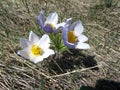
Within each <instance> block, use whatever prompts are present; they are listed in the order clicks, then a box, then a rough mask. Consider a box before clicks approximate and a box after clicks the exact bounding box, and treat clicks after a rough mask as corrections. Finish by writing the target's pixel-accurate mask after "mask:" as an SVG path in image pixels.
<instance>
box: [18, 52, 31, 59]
mask: <svg viewBox="0 0 120 90" xmlns="http://www.w3.org/2000/svg"><path fill="white" fill-rule="evenodd" d="M17 54H18V55H20V56H22V57H24V58H25V59H29V55H28V53H27V52H26V51H25V50H19V51H18V52H17Z"/></svg>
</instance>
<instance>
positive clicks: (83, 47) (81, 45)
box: [75, 42, 90, 49]
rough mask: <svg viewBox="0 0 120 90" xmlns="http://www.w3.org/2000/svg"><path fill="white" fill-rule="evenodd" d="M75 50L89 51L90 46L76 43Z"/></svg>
mask: <svg viewBox="0 0 120 90" xmlns="http://www.w3.org/2000/svg"><path fill="white" fill-rule="evenodd" d="M75 48H76V49H89V48H90V46H89V45H88V44H87V43H81V42H78V44H77V45H76V47H75Z"/></svg>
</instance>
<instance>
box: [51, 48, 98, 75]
mask: <svg viewBox="0 0 120 90" xmlns="http://www.w3.org/2000/svg"><path fill="white" fill-rule="evenodd" d="M70 51H71V53H69V52H65V53H64V54H63V55H62V56H60V57H59V58H58V57H57V58H56V59H54V61H53V60H51V62H50V63H49V71H50V73H52V74H55V73H57V74H61V73H65V72H67V71H71V70H74V69H78V68H79V69H80V68H81V67H84V68H89V67H93V66H95V65H97V61H96V60H95V56H89V55H88V56H87V55H84V54H83V53H81V52H80V51H79V50H70ZM92 70H98V68H93V69H92Z"/></svg>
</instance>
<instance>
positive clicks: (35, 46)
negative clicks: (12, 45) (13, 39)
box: [17, 31, 54, 63]
mask: <svg viewBox="0 0 120 90" xmlns="http://www.w3.org/2000/svg"><path fill="white" fill-rule="evenodd" d="M20 46H21V48H22V49H23V50H19V51H18V52H17V54H18V55H20V56H22V57H24V58H26V59H29V60H31V61H33V62H34V63H38V62H40V61H42V60H43V59H44V58H47V57H49V56H50V55H52V54H54V51H53V50H51V49H49V47H50V38H49V36H48V35H46V34H44V35H43V36H42V37H41V38H39V37H38V36H37V35H36V34H35V33H33V32H32V31H31V32H30V35H29V40H27V39H23V38H21V39H20Z"/></svg>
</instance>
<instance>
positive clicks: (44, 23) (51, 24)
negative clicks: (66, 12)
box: [37, 11, 65, 33]
mask: <svg viewBox="0 0 120 90" xmlns="http://www.w3.org/2000/svg"><path fill="white" fill-rule="evenodd" d="M37 20H38V24H39V25H40V27H41V28H42V29H43V31H45V32H46V33H53V32H57V31H58V30H60V29H62V28H63V27H64V25H65V22H63V23H59V24H57V23H58V14H57V13H56V12H55V13H51V14H49V16H48V17H47V18H46V17H45V16H44V12H43V11H41V12H40V15H39V16H38V17H37Z"/></svg>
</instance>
